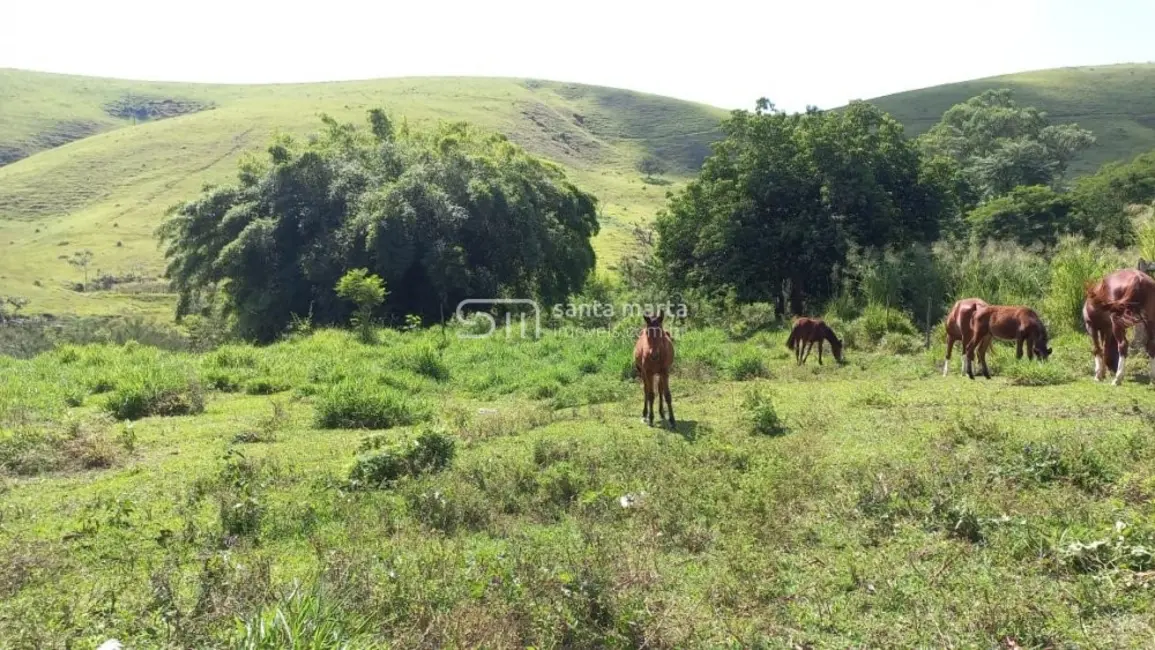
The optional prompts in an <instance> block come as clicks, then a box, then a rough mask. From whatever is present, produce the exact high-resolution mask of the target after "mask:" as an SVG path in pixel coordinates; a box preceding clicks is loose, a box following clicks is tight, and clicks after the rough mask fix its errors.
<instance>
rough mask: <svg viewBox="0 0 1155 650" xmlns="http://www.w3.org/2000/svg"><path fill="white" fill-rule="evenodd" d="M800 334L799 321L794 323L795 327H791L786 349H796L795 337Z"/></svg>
mask: <svg viewBox="0 0 1155 650" xmlns="http://www.w3.org/2000/svg"><path fill="white" fill-rule="evenodd" d="M797 336H798V323H794V327H792V328H790V336H789V337H787V339H786V349H787V350H793V349H794V339H795V337H797Z"/></svg>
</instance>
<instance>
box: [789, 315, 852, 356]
mask: <svg viewBox="0 0 1155 650" xmlns="http://www.w3.org/2000/svg"><path fill="white" fill-rule="evenodd" d="M826 341H830V351H831V352H832V353H833V354H834V360H835V361H837V362H838V363H843V361H842V341H840V340H838V337H837V336H835V335H834V330H832V329H830V326H829V325H827V324H826V323H825V322H824V321H823V320H822V319H820V318H799V319H798V320H796V321H794V329H792V330H790V337H789V338H787V339H786V349H787V350H794V359H795V360H796V361H797V362H798V365H802V364H804V363H806V359H808V358H809V357H810V350H811V349H812V348H813V347H814V344H815V343H817V344H818V365H820V366H821V365H822V346H823V344H824V343H825V342H826ZM803 348H805V350H806V352H805V354H803Z"/></svg>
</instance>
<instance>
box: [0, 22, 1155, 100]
mask: <svg viewBox="0 0 1155 650" xmlns="http://www.w3.org/2000/svg"><path fill="white" fill-rule="evenodd" d="M0 16H2V18H0V20H2V21H3V23H4V29H3V30H2V33H3V37H2V38H0V68H3V67H8V68H23V69H30V70H41V71H48V72H64V73H72V74H85V75H95V76H104V77H119V78H126V79H145V80H153V81H195V82H213V83H280V82H306V81H336V80H348V79H368V78H376V77H397V76H425V75H478V76H502V77H533V78H539V79H551V80H559V81H570V82H580V83H589V84H597V85H604V86H613V87H619V88H629V89H632V90H638V91H643V92H650V93H657V94H662V95H669V96H672V97H678V98H681V99H687V100H691V101H697V102H702V103H706V104H712V105H715V106H719V107H722V108H727V109H730V108H753V106H754V103H755V101H756V100H757V99H758V98H759V97H766V98H768V99H770V101H772V102H773V103H774V104H775V105H777V106H778V107H779V108H782V109H785V110H790V111H793V110H803V109H805V108H806V106H809V105H813V106H818V107H820V108H831V107H835V106H839V105H842V104H844V103H846V102H847V101H849V100H851V99H869V98H871V97H877V96H880V95H885V94H889V93H894V92H901V91H903V90H910V89H914V88H922V87H926V86H933V85H937V84H941V83H949V82H953V81H964V80H967V79H974V78H979V77H987V76H992V75H998V74H1006V73H1011V72H1020V71H1026V70H1037V69H1042V68H1053V67H1062V66H1073V65H1104V64H1109V63H1134V62H1148V61H1155V38H1152V36H1151V33H1152V32H1151V29H1152V26H1153V25H1155V1H1153V0H1099V1H1098V2H1091V1H1090V0H969V1H962V0H953V1H951V2H945V1H943V0H876V1H870V0H857V1H855V0H846V1H843V0H815V1H812V2H803V1H801V0H796V1H793V2H780V1H778V0H750V2H749V4H747V3H746V2H735V1H733V0H708V1H705V2H694V3H692V4H675V2H674V1H673V0H670V1H666V2H656V1H651V0H646V1H631V0H568V1H566V2H560V1H558V0H553V1H552V2H551V1H550V0H536V1H532V2H531V1H523V0H494V1H491V2H485V1H480V0H408V1H407V2H403V3H399V2H392V1H390V0H378V1H375V2H365V1H360V2H359V1H356V0H324V1H323V2H310V3H302V2H297V1H295V0H279V1H265V0H260V1H257V0H196V1H188V0H186V1H180V2H165V1H164V0H160V1H158V0H147V1H144V0H118V1H117V2H113V3H105V2H97V1H95V0H37V1H36V2H26V1H21V0H0Z"/></svg>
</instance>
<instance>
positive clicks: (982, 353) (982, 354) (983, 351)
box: [979, 336, 995, 379]
mask: <svg viewBox="0 0 1155 650" xmlns="http://www.w3.org/2000/svg"><path fill="white" fill-rule="evenodd" d="M994 340H995V339H994V337H993V336H988V337H986V338H985V339H983V341H982V343H981V344H980V345H979V363H981V364H982V366H983V377H986V378H987V379H990V378H991V371H990V369H989V368H987V350H990V349H991V343H994Z"/></svg>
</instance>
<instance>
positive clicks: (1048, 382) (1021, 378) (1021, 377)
mask: <svg viewBox="0 0 1155 650" xmlns="http://www.w3.org/2000/svg"><path fill="white" fill-rule="evenodd" d="M1003 374H1005V375H1006V376H1007V377H1009V378H1010V380H1011V383H1012V384H1014V385H1016V386H1054V385H1056V384H1065V383H1068V382H1070V381H1072V377H1071V373H1070V372H1068V371H1067V369H1066V368H1064V367H1063V366H1062V365H1060V364H1058V363H1053V362H1052V363H1041V362H1039V361H1031V360H1029V359H1022V360H1018V359H1016V360H1015V361H1014V362H1013V363H1011V364H1009V365H1008V366H1007V367H1006V369H1005V370H1004V371H1003Z"/></svg>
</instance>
